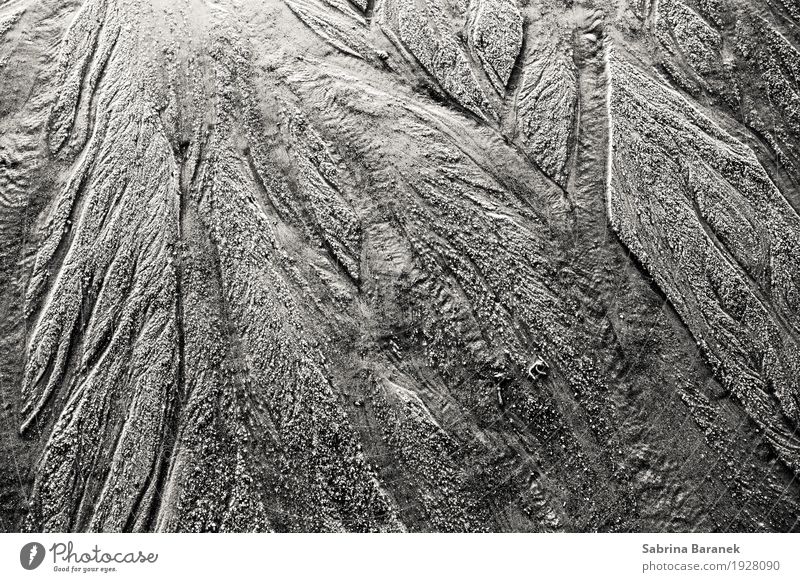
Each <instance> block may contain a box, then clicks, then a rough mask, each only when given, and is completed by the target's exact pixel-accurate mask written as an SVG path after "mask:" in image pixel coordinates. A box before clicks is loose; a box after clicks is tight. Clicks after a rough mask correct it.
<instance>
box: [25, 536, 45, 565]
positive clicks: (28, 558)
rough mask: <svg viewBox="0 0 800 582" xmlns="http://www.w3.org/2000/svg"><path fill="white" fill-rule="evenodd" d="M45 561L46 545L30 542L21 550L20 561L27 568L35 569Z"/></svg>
mask: <svg viewBox="0 0 800 582" xmlns="http://www.w3.org/2000/svg"><path fill="white" fill-rule="evenodd" d="M43 561H44V546H43V545H42V544H40V543H39V542H30V543H27V544H25V545H24V546H22V549H21V550H20V551H19V563H20V564H22V567H23V568H25V569H26V570H35V569H36V568H38V567H39V566H41V564H42V562H43Z"/></svg>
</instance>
